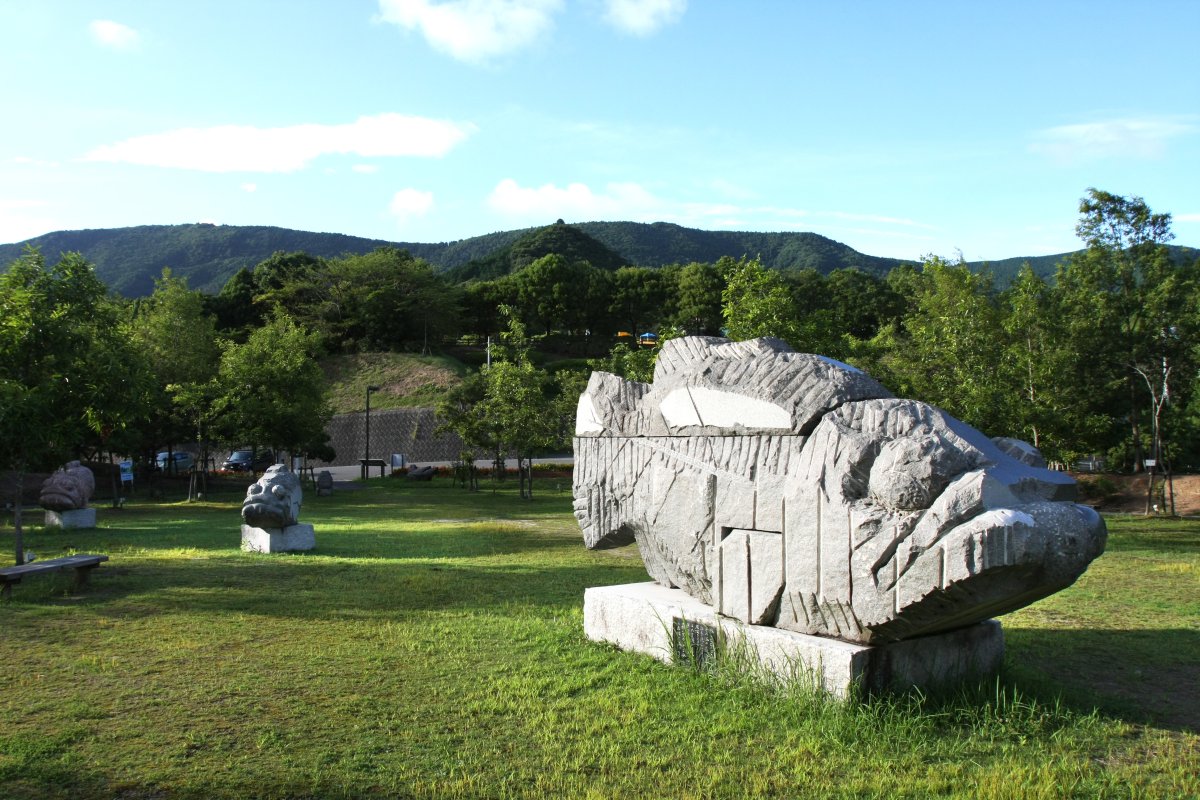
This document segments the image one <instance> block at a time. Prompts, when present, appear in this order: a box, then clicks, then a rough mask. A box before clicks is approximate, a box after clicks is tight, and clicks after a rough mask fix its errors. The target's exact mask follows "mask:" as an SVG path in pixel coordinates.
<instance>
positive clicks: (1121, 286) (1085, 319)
mask: <svg viewBox="0 0 1200 800" xmlns="http://www.w3.org/2000/svg"><path fill="white" fill-rule="evenodd" d="M1079 213H1080V220H1079V224H1078V225H1077V226H1076V233H1077V234H1078V235H1079V237H1080V238H1081V239H1082V240H1083V241H1084V243H1085V244H1086V245H1087V249H1086V250H1084V251H1083V252H1082V253H1079V254H1077V255H1075V256H1072V257H1071V259H1070V260H1069V261H1068V262H1067V263H1066V264H1064V265H1063V266H1062V267H1061V268H1060V270H1059V273H1058V280H1057V291H1058V295H1059V298H1060V301H1061V302H1062V304H1063V307H1064V309H1065V312H1066V313H1065V315H1064V316H1065V319H1066V322H1067V324H1068V336H1067V340H1068V343H1069V346H1070V347H1071V348H1072V350H1073V351H1074V352H1075V354H1076V355H1077V357H1079V358H1080V359H1081V364H1082V366H1081V372H1082V374H1080V375H1079V376H1078V377H1079V379H1080V380H1081V382H1082V383H1084V385H1086V386H1087V387H1088V390H1089V391H1090V392H1091V393H1092V394H1093V396H1094V397H1096V398H1097V399H1098V400H1099V401H1100V402H1102V403H1103V407H1104V408H1105V410H1106V411H1107V413H1108V416H1109V417H1110V418H1111V419H1113V420H1114V421H1116V420H1122V419H1123V420H1127V430H1128V438H1127V439H1126V444H1127V452H1128V453H1129V454H1130V455H1132V460H1133V466H1134V469H1140V468H1141V465H1142V463H1143V461H1144V453H1145V450H1146V448H1147V447H1149V448H1150V450H1151V452H1152V453H1157V451H1158V450H1159V448H1160V446H1161V433H1162V431H1161V428H1160V423H1161V420H1162V412H1163V410H1164V407H1165V400H1164V399H1163V398H1167V397H1169V396H1170V395H1171V394H1172V390H1173V389H1176V388H1177V387H1181V386H1190V385H1191V383H1192V380H1191V379H1190V377H1191V376H1192V375H1194V374H1195V373H1194V366H1193V364H1192V361H1193V359H1192V357H1191V356H1192V353H1191V344H1190V341H1191V336H1190V333H1191V332H1193V331H1194V330H1195V313H1194V311H1193V310H1192V305H1193V302H1194V295H1195V283H1194V280H1193V278H1192V272H1191V270H1188V269H1187V268H1182V269H1181V268H1176V267H1175V266H1174V265H1173V264H1172V263H1171V260H1170V258H1169V254H1168V251H1167V248H1166V243H1167V242H1168V241H1170V240H1171V239H1172V238H1173V236H1172V234H1171V231H1170V223H1171V217H1170V215H1169V214H1155V213H1154V212H1152V211H1151V210H1150V208H1149V206H1147V205H1146V202H1145V201H1144V200H1143V199H1142V198H1140V197H1122V196H1120V195H1115V194H1112V193H1110V192H1104V191H1100V190H1098V189H1089V190H1088V194H1087V196H1086V197H1084V198H1083V199H1082V200H1081V201H1080V204H1079ZM1147 425H1148V426H1149V427H1150V428H1151V433H1150V436H1149V440H1148V441H1147V437H1146V433H1145V428H1146V427H1147ZM1105 443H1109V444H1115V443H1116V442H1115V441H1114V440H1111V439H1110V440H1108V442H1103V441H1101V442H1097V444H1105Z"/></svg>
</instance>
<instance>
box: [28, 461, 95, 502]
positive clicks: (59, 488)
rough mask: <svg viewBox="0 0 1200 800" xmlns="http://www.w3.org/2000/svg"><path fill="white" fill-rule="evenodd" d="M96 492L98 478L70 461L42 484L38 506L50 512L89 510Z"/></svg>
mask: <svg viewBox="0 0 1200 800" xmlns="http://www.w3.org/2000/svg"><path fill="white" fill-rule="evenodd" d="M95 491H96V477H95V476H94V475H92V471H91V470H90V469H88V468H87V467H85V466H83V465H81V464H80V463H79V462H78V461H68V462H67V465H66V466H65V467H63V468H62V469H60V470H58V471H57V472H55V473H54V474H53V475H51V476H50V477H49V478H47V479H46V480H45V482H44V483H43V484H42V491H41V495H40V496H39V497H38V504H39V505H40V506H41V507H42V508H46V509H49V510H50V511H74V510H76V509H80V508H87V504H88V500H90V499H91V498H92V494H93V493H94V492H95Z"/></svg>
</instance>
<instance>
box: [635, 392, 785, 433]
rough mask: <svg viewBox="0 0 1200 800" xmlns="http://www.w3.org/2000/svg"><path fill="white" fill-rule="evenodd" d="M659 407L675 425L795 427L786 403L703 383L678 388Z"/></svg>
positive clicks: (668, 422) (682, 426)
mask: <svg viewBox="0 0 1200 800" xmlns="http://www.w3.org/2000/svg"><path fill="white" fill-rule="evenodd" d="M659 409H660V410H661V411H662V415H663V419H665V420H666V421H667V425H668V426H669V427H671V428H688V427H693V426H697V425H703V426H706V427H714V428H737V427H741V428H752V429H754V430H759V431H771V430H775V431H790V430H791V429H792V414H791V412H790V411H788V410H787V409H786V408H783V407H782V406H779V405H776V404H775V403H770V402H767V401H766V400H760V399H758V398H757V397H747V396H746V395H741V394H735V393H734V392H726V391H721V390H719V389H708V388H705V387H703V386H697V387H692V388H689V387H686V386H685V387H683V388H680V389H675V390H674V391H672V392H670V393H668V394H667V396H666V397H664V398H663V399H662V402H661V403H660V404H659Z"/></svg>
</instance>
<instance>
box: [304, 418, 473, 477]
mask: <svg viewBox="0 0 1200 800" xmlns="http://www.w3.org/2000/svg"><path fill="white" fill-rule="evenodd" d="M364 417H365V415H364V414H362V413H359V414H339V415H338V416H336V417H334V418H333V419H332V420H330V421H329V425H328V426H327V427H326V428H325V430H327V431H328V432H329V439H330V442H329V443H330V444H331V445H332V446H333V449H334V450H335V451H336V452H337V458H335V459H334V461H333V464H334V465H335V466H344V465H348V464H357V463H358V460H359V459H360V458H362V457H363V454H364V453H365V452H366V448H365V446H364V445H365V444H366V439H365V436H366V421H365V419H364ZM437 426H438V421H437V416H436V414H435V413H434V410H433V409H432V408H390V409H386V410H382V411H372V412H371V458H383V459H387V458H389V457H390V456H391V454H392V453H403V454H404V455H405V457H406V458H407V459H408V461H409V462H412V463H421V462H422V461H454V460H456V459H458V456H459V453H461V452H462V450H463V448H464V445H463V441H462V439H460V438H459V437H458V435H457V434H455V433H449V432H447V433H438V432H437ZM479 455H480V456H482V455H483V454H482V453H480V454H479Z"/></svg>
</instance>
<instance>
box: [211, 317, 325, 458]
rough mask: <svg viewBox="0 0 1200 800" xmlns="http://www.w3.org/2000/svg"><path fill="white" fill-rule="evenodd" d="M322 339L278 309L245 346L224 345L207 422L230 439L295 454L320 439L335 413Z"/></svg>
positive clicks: (229, 440) (225, 437)
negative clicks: (329, 395)
mask: <svg viewBox="0 0 1200 800" xmlns="http://www.w3.org/2000/svg"><path fill="white" fill-rule="evenodd" d="M319 351H320V337H319V336H318V335H317V334H315V333H310V332H309V331H306V330H304V329H303V328H301V327H300V326H298V325H297V324H296V323H295V321H294V320H292V318H291V317H289V316H287V315H286V314H284V313H283V312H281V311H277V312H276V313H275V314H274V316H272V318H271V319H270V320H269V321H268V322H267V324H266V325H264V326H263V327H261V328H259V329H258V330H256V331H254V332H253V333H252V334H250V338H249V339H248V340H247V341H246V343H245V344H237V343H235V342H225V343H223V345H222V353H221V363H220V368H219V369H218V373H217V378H216V381H215V386H214V390H213V392H212V404H211V406H210V408H211V412H210V414H209V420H210V421H211V422H212V424H213V426H214V428H216V431H217V432H218V434H219V435H220V437H221V438H222V439H223V440H224V441H227V442H231V443H233V442H239V443H240V442H250V443H253V444H269V445H272V446H273V447H274V448H275V449H276V450H277V451H278V450H286V451H288V452H290V453H293V454H296V453H300V452H304V451H305V449H306V448H307V447H308V446H310V445H311V444H312V443H314V442H318V441H320V438H321V434H322V432H323V431H324V430H325V425H326V423H328V421H329V418H330V417H331V416H332V411H331V409H330V407H329V403H328V401H327V399H326V382H325V375H324V373H323V372H322V371H321V368H320V366H319V365H318V364H317V362H316V356H317V355H318V353H319Z"/></svg>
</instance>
